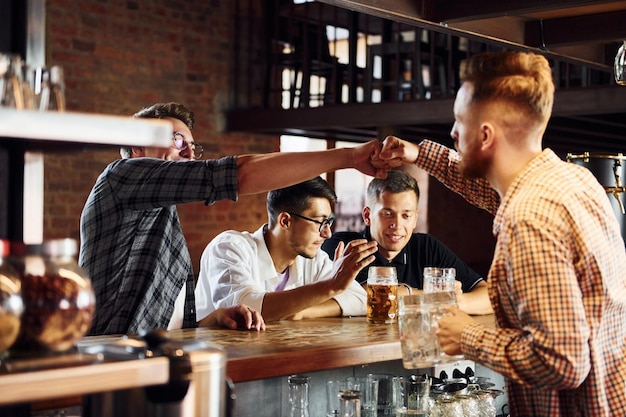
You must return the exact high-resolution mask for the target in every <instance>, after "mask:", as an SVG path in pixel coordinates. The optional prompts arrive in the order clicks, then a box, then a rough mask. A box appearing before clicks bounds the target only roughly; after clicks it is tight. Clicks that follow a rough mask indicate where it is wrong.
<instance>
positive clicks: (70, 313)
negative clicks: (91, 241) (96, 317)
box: [18, 239, 95, 351]
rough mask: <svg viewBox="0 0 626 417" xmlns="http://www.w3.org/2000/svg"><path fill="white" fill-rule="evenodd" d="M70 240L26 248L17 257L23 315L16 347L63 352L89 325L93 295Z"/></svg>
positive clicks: (74, 244)
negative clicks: (20, 332)
mask: <svg viewBox="0 0 626 417" xmlns="http://www.w3.org/2000/svg"><path fill="white" fill-rule="evenodd" d="M77 250H78V247H77V244H76V241H75V240H73V239H59V240H51V241H46V242H44V244H43V245H28V246H27V247H26V248H25V251H24V253H23V255H22V256H21V257H20V258H19V260H18V263H19V267H18V269H19V270H20V272H21V279H22V294H23V299H24V306H25V309H24V314H23V315H22V335H21V337H20V343H19V344H18V348H21V349H27V350H32V349H42V348H43V349H47V350H53V351H66V350H68V349H71V348H72V347H73V346H74V343H75V342H76V341H77V340H78V339H80V338H81V337H83V336H84V335H85V334H86V333H87V331H88V330H89V328H90V326H91V322H92V319H93V314H94V311H95V296H94V292H93V288H92V286H91V281H90V280H89V278H88V277H87V276H86V274H85V273H84V272H83V271H82V269H81V268H80V267H79V266H78V264H77V263H76V260H75V256H76V253H77Z"/></svg>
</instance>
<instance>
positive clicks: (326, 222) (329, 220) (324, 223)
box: [287, 212, 335, 233]
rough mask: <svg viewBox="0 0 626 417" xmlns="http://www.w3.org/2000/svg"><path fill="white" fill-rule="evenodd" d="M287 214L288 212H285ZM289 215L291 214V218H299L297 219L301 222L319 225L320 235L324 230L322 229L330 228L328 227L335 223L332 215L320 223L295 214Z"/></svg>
mask: <svg viewBox="0 0 626 417" xmlns="http://www.w3.org/2000/svg"><path fill="white" fill-rule="evenodd" d="M287 213H289V212H287ZM289 214H291V215H292V216H296V217H299V218H301V219H302V220H308V221H310V222H313V223H316V224H319V225H320V228H319V231H320V233H322V230H324V228H325V227H326V226H328V227H329V228H330V227H331V226H332V225H333V223H334V222H335V217H334V216H333V215H332V214H331V215H330V217H329V218H327V219H324V220H322V221H319V220H315V219H312V218H310V217H306V216H302V215H300V214H297V213H289Z"/></svg>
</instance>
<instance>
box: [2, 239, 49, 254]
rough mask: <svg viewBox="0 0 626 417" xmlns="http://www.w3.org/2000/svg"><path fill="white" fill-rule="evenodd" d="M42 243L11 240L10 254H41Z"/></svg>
mask: <svg viewBox="0 0 626 417" xmlns="http://www.w3.org/2000/svg"><path fill="white" fill-rule="evenodd" d="M41 249H42V245H41V244H26V243H24V242H10V250H9V254H10V255H12V256H27V255H41Z"/></svg>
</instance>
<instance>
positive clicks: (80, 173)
mask: <svg viewBox="0 0 626 417" xmlns="http://www.w3.org/2000/svg"><path fill="white" fill-rule="evenodd" d="M236 3H237V2H236V1H233V0H206V1H197V0H47V2H46V26H47V30H46V40H47V63H48V65H61V66H62V67H63V69H64V74H65V82H66V88H67V91H66V96H67V105H68V110H71V111H80V112H95V113H104V114H115V115H131V114H133V113H134V112H135V111H137V110H139V109H140V108H141V107H143V106H147V105H150V104H152V103H154V102H157V101H178V102H181V103H184V104H185V105H187V106H188V107H189V108H190V109H191V110H192V111H194V113H195V115H196V127H195V129H194V137H195V139H196V140H197V141H198V142H203V143H206V144H207V145H208V146H207V147H206V148H207V149H208V150H209V152H210V156H211V157H219V156H223V155H230V154H241V153H251V152H271V151H276V150H278V147H279V139H278V137H270V136H254V135H245V134H224V133H221V132H220V129H221V124H222V118H221V115H222V111H223V110H224V108H225V106H227V105H228V97H229V94H230V92H231V90H232V78H231V74H232V61H233V60H232V57H231V54H232V50H233V48H232V45H231V40H232V39H234V35H233V30H234V23H235V19H234V17H233V16H234V13H235V7H236ZM260 3H261V2H259V5H260ZM252 12H254V11H252ZM118 157H119V151H118V149H117V148H113V149H97V150H94V149H88V150H81V149H79V148H76V149H74V150H72V152H68V153H54V154H47V155H45V168H44V169H45V178H46V179H45V190H44V199H45V201H44V204H45V213H44V239H51V238H58V237H73V238H78V235H79V218H80V213H81V210H82V207H83V205H84V202H85V199H86V198H87V195H88V194H89V191H90V190H91V187H92V185H93V183H94V181H95V180H96V178H97V176H98V175H99V174H100V172H101V171H102V170H103V168H104V167H105V166H106V165H107V164H108V163H109V162H111V161H113V160H114V159H116V158H118ZM179 212H180V217H181V222H182V226H183V231H184V232H185V236H186V238H187V241H188V245H189V249H190V252H191V256H192V259H193V260H194V270H195V271H196V273H197V271H198V261H199V258H200V255H201V253H202V250H203V249H204V247H205V245H206V244H207V243H208V242H209V241H210V240H211V239H212V238H213V237H214V236H215V235H216V234H218V233H219V232H221V231H223V230H224V229H229V228H233V229H243V230H255V229H256V228H257V227H258V226H259V225H260V224H261V223H263V222H264V221H265V219H266V211H265V195H257V196H247V197H242V198H240V200H239V202H238V203H233V202H228V201H224V202H219V203H217V204H215V205H213V206H210V207H205V206H204V204H203V203H193V204H185V205H181V206H179Z"/></svg>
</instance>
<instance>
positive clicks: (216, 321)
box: [198, 304, 265, 331]
mask: <svg viewBox="0 0 626 417" xmlns="http://www.w3.org/2000/svg"><path fill="white" fill-rule="evenodd" d="M198 324H199V325H200V326H204V327H210V326H211V325H219V326H222V327H227V328H229V329H248V330H252V329H256V330H257V331H259V330H265V321H264V320H263V317H262V316H261V313H259V312H258V311H256V310H254V309H252V308H250V307H248V306H247V305H245V304H238V305H236V306H234V307H225V308H218V309H217V310H215V311H213V312H212V313H211V314H209V315H208V316H207V317H205V318H204V319H202V320H201V321H200V323H198Z"/></svg>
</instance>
